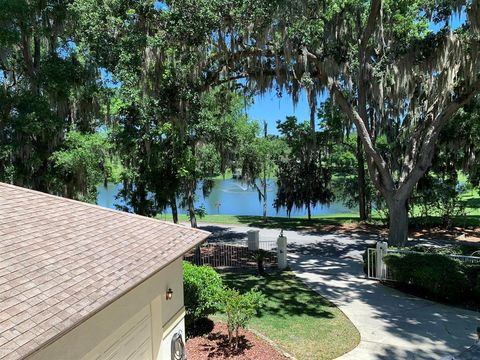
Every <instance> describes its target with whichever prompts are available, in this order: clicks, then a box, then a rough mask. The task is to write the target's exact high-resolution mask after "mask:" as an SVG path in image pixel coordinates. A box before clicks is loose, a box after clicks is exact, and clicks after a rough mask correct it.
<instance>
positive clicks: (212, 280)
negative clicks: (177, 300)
mask: <svg viewBox="0 0 480 360" xmlns="http://www.w3.org/2000/svg"><path fill="white" fill-rule="evenodd" d="M183 287H184V301H185V311H186V316H185V320H186V322H187V327H192V326H193V327H194V326H195V322H196V321H198V320H200V319H202V318H205V317H207V316H208V315H210V314H214V313H215V312H216V311H217V310H218V309H219V306H220V301H221V299H222V297H223V284H222V278H221V277H220V275H219V274H218V273H217V272H216V271H215V270H214V269H213V268H212V267H210V266H196V265H193V264H191V263H189V262H186V261H184V262H183Z"/></svg>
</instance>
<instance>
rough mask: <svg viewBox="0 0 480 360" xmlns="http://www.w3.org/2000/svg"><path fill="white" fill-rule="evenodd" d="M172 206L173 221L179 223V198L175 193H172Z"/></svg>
mask: <svg viewBox="0 0 480 360" xmlns="http://www.w3.org/2000/svg"><path fill="white" fill-rule="evenodd" d="M170 207H171V208H172V218H173V223H174V224H178V209H177V199H176V197H175V195H172V198H171V200H170Z"/></svg>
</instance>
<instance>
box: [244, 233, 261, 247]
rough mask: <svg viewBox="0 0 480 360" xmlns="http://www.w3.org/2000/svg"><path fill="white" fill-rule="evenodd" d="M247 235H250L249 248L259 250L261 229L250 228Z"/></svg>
mask: <svg viewBox="0 0 480 360" xmlns="http://www.w3.org/2000/svg"><path fill="white" fill-rule="evenodd" d="M247 236H248V242H247V245H248V250H250V251H257V250H258V249H259V247H260V246H259V245H260V244H259V241H260V240H259V230H248V231H247Z"/></svg>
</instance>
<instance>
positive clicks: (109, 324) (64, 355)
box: [28, 258, 185, 360]
mask: <svg viewBox="0 0 480 360" xmlns="http://www.w3.org/2000/svg"><path fill="white" fill-rule="evenodd" d="M168 288H171V289H172V290H173V297H172V299H171V300H166V297H165V294H166V291H167V289H168ZM184 313H185V312H184V304H183V271H182V258H178V259H176V260H175V261H174V262H172V263H170V264H169V265H168V266H166V267H165V268H163V269H162V270H161V271H159V272H157V273H156V274H155V275H153V276H152V277H150V278H149V279H147V280H146V281H144V282H143V283H141V284H139V285H138V286H136V287H135V288H133V289H132V290H130V291H129V292H128V293H126V294H125V295H123V296H122V297H120V298H119V299H117V300H116V301H114V302H113V303H111V304H110V305H108V306H107V307H105V308H104V309H102V310H101V311H99V312H98V313H96V314H95V315H93V316H92V317H90V318H89V319H87V320H86V321H84V322H83V323H82V324H80V325H79V326H77V327H76V328H74V329H72V330H70V331H69V332H67V333H65V334H64V335H63V336H61V337H60V338H58V339H56V340H55V341H54V342H52V343H50V344H48V345H46V346H44V347H43V348H41V349H40V350H38V351H36V352H34V353H33V354H31V355H30V356H29V357H28V360H52V359H62V360H78V359H82V360H90V359H92V358H96V357H98V356H99V354H101V353H102V351H105V349H106V348H107V347H108V346H109V344H112V343H115V341H118V337H120V336H123V335H122V334H124V333H125V332H124V331H122V329H125V328H128V326H129V324H132V326H133V324H135V323H136V321H137V320H138V319H140V318H141V317H142V316H143V318H145V316H147V317H148V316H149V317H150V318H151V321H150V326H151V329H150V339H151V340H150V343H151V348H152V351H151V353H149V354H150V355H146V357H147V358H149V357H150V358H151V359H152V360H159V359H164V356H162V353H163V354H165V350H166V348H167V347H168V348H169V347H170V343H169V342H168V337H169V334H170V332H171V330H172V329H177V328H180V329H184V325H183V316H184ZM145 321H146V320H145ZM142 331H143V330H142ZM183 334H184V331H183ZM142 336H143V335H142ZM144 336H148V335H147V333H145V334H144ZM145 339H146V337H145ZM149 360H150V359H149Z"/></svg>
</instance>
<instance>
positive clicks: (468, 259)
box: [366, 248, 480, 281]
mask: <svg viewBox="0 0 480 360" xmlns="http://www.w3.org/2000/svg"><path fill="white" fill-rule="evenodd" d="M390 254H399V255H404V254H420V255H428V253H425V252H419V251H410V250H397V249H388V250H387V251H386V255H390ZM444 256H447V257H449V258H452V259H455V260H459V261H461V262H464V263H467V264H480V257H478V256H466V255H444ZM379 266H380V267H382V268H381V269H379ZM366 273H367V278H369V279H374V280H387V281H396V279H395V276H394V274H393V272H392V271H391V269H389V267H388V265H387V264H385V262H384V261H379V259H378V250H377V249H374V248H368V249H367V263H366Z"/></svg>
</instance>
